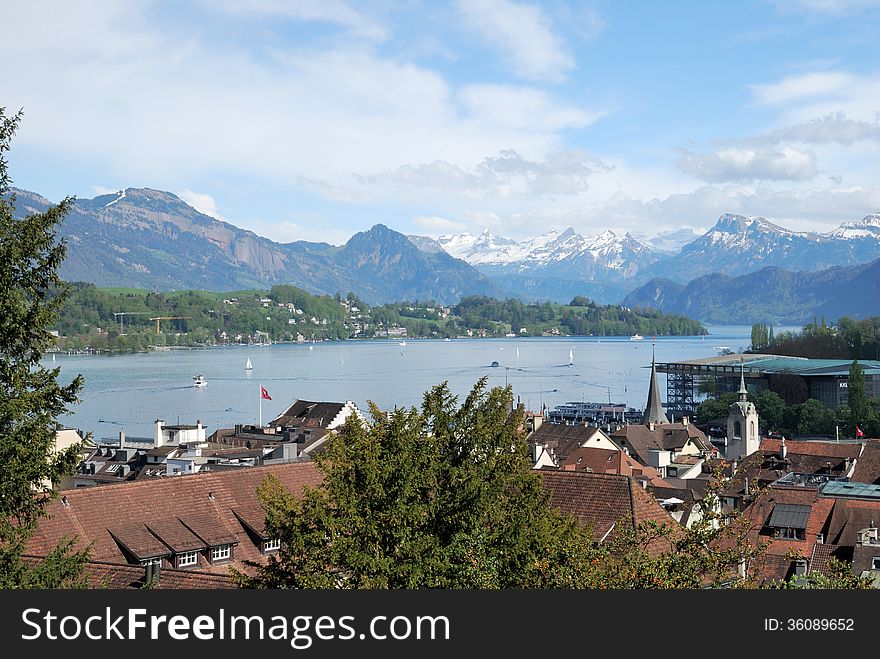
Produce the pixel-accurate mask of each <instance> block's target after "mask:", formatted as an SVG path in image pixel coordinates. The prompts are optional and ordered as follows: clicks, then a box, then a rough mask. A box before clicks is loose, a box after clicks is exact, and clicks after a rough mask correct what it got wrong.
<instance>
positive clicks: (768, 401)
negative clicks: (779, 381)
mask: <svg viewBox="0 0 880 659" xmlns="http://www.w3.org/2000/svg"><path fill="white" fill-rule="evenodd" d="M755 408H756V409H757V411H758V418H759V420H760V422H761V425H762V426H763V427H764V428H766V429H767V430H780V429H781V428H782V424H783V423H784V421H785V401H784V400H782V398H781V397H780V396H779V394H777V393H776V392H775V391H771V390H770V389H764V390H763V391H761V392H760V393H758V394H757V395H756V396H755Z"/></svg>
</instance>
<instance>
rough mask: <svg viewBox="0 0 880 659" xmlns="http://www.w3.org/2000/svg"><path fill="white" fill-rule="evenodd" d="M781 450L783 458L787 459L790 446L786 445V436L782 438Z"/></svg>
mask: <svg viewBox="0 0 880 659" xmlns="http://www.w3.org/2000/svg"><path fill="white" fill-rule="evenodd" d="M780 451H781V453H782V459H783V460H785V458H787V457H788V447H787V446H786V445H785V437H783V438H782V448H781V449H780Z"/></svg>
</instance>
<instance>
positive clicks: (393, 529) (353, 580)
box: [240, 378, 591, 588]
mask: <svg viewBox="0 0 880 659" xmlns="http://www.w3.org/2000/svg"><path fill="white" fill-rule="evenodd" d="M512 402H513V401H512V393H511V390H510V389H509V388H507V389H500V388H495V389H492V390H489V391H487V390H486V379H485V378H483V379H481V380H480V381H479V382H478V383H477V385H476V386H475V387H474V389H473V390H472V391H471V393H470V395H469V396H468V397H467V398H466V400H465V401H464V403H463V404H462V405H461V406H460V407H459V406H458V404H457V400H456V399H455V398H454V397H453V396H452V395H451V394H450V392H449V389H448V387H447V386H446V385H445V384H443V385H440V386H438V387H435V388H434V389H433V390H431V391H430V392H428V393H427V394H426V395H425V397H424V402H423V404H422V407H421V410H417V409H415V408H412V409H409V410H405V409H395V410H394V411H393V412H391V413H390V414H389V415H385V414H383V413H382V412H381V411H380V410H379V409H378V408H376V407H375V406H371V412H372V420H371V421H370V422H368V423H363V422H361V421H360V420H358V419H351V420H350V421H349V423H348V425H347V426H346V428H345V431H344V432H343V433H342V435H341V436H340V437H339V438H338V439H337V440H336V441H333V442H332V443H331V445H330V446H329V447H328V448H327V449H326V450H325V451H324V452H323V453H321V454H319V455H318V456H317V457H316V460H317V462H318V466H319V468H320V469H321V471H323V472H324V475H325V480H324V484H323V487H322V488H321V489H312V490H309V491H308V492H307V493H306V495H305V497H304V498H303V499H301V500H297V499H295V498H294V497H292V496H291V495H290V494H288V493H286V492H285V491H284V490H283V488H281V486H280V484H279V483H278V482H277V481H272V480H269V481H268V482H267V483H265V484H264V485H263V486H262V487H261V491H260V494H261V498H262V500H263V502H264V506H265V507H266V510H267V529H268V531H269V532H270V533H271V534H272V535H273V536H276V537H279V538H281V539H282V541H283V544H282V549H281V551H280V553H279V555H278V556H277V557H273V558H271V559H270V561H269V563H268V565H266V566H265V567H263V568H261V569H260V572H259V574H258V575H257V576H256V577H253V578H247V577H243V576H240V579H241V581H242V583H243V584H244V585H246V586H253V587H270V588H277V587H312V588H314V587H318V588H333V587H345V588H514V587H552V586H557V585H572V584H571V583H568V584H566V583H565V581H562V582H561V581H560V579H562V580H565V579H568V580H576V579H580V578H581V576H582V569H581V568H582V567H583V565H586V564H587V563H584V562H583V559H585V557H586V556H587V554H588V553H589V552H590V551H591V543H590V542H589V536H587V535H585V532H584V531H583V530H581V529H580V528H579V527H578V526H577V524H576V523H575V522H574V521H572V520H568V519H565V518H563V517H562V516H561V515H560V514H559V513H557V512H556V511H554V510H552V509H551V508H550V507H549V506H548V503H547V501H548V494H547V492H546V491H545V490H544V488H543V486H542V484H541V480H540V477H539V476H538V475H537V474H536V473H534V472H532V471H531V469H530V464H529V460H528V457H527V452H526V446H525V437H524V434H523V432H522V420H523V410H522V408H521V407H520V408H518V409H516V410H514V411H513V412H511V410H512ZM559 565H562V566H565V567H564V568H563V569H561V570H557V566H559Z"/></svg>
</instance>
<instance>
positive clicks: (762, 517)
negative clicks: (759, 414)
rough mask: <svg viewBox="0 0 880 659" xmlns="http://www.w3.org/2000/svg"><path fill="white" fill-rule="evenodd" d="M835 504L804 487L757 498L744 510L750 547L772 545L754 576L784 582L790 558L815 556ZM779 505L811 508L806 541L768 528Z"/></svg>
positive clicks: (772, 489)
mask: <svg viewBox="0 0 880 659" xmlns="http://www.w3.org/2000/svg"><path fill="white" fill-rule="evenodd" d="M787 443H788V442H787V441H786V444H787ZM834 502H835V500H834V499H831V498H824V497H822V498H820V497H819V492H818V490H815V489H804V488H788V487H786V488H781V487H780V488H775V487H774V488H770V489H769V490H768V491H767V492H766V493H764V494H762V495H760V496H758V498H757V499H755V501H754V502H752V504H751V505H749V506H748V507H747V508H746V509H745V510H744V511H743V515H744V516H745V518H746V519H747V520H748V521H749V523H750V529H751V530H750V533H749V541H750V544H751V545H752V546H753V547H759V546H761V545H763V544H765V543H769V544H768V546H767V551H766V554H765V556H764V557H763V558H761V559H759V560H758V561H756V565H755V567H754V572H753V576H756V577H757V578H758V579H759V580H763V581H768V580H774V579H784V578H785V577H786V576H787V575H788V573H789V571H790V568H791V560H790V558H787V557H790V556H791V555H792V553H794V554H797V555H799V556H802V557H804V558H809V557H810V556H811V555H812V553H813V545H814V544H816V538H817V536H818V535H819V534H820V533H823V532H824V530H825V529H826V528H827V525H828V522H829V519H830V517H831V512H832V509H833V507H834ZM779 504H793V505H802V506H809V507H810V513H809V517H808V518H807V523H806V529H805V530H804V539H803V540H795V539H782V538H774V537H773V533H772V530H771V529H769V528H768V527H767V522H768V521H769V520H770V516H771V514H772V513H773V509H774V508H775V507H776V506H777V505H779Z"/></svg>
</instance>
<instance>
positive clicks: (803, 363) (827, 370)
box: [657, 353, 880, 377]
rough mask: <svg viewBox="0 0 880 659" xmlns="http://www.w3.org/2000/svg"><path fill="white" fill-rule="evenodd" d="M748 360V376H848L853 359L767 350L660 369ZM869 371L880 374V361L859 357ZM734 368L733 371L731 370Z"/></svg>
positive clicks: (715, 366)
mask: <svg viewBox="0 0 880 659" xmlns="http://www.w3.org/2000/svg"><path fill="white" fill-rule="evenodd" d="M741 362H742V363H743V364H744V370H745V374H746V376H749V375H751V376H762V375H770V374H777V373H795V374H797V375H801V376H804V377H810V376H848V375H849V368H850V366H851V365H852V360H851V359H807V358H805V357H785V356H781V355H766V354H757V353H756V354H732V355H721V356H716V357H705V358H702V359H689V360H685V361H680V362H665V363H659V362H658V363H657V370H658V371H661V372H664V373H668V372H669V371H671V370H673V371H677V370H682V369H684V370H694V371H707V372H708V371H716V370H719V369H736V370H737V371H738V370H739V366H740V363H741ZM859 364H860V365H861V367H862V368H863V369H864V371H865V375H880V361H876V360H865V361H861V360H860V361H859ZM731 372H732V371H731Z"/></svg>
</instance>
